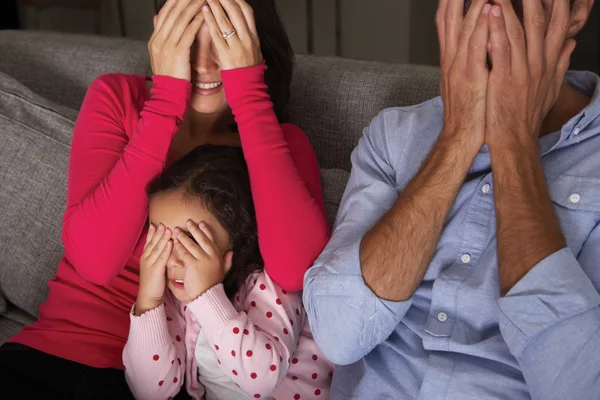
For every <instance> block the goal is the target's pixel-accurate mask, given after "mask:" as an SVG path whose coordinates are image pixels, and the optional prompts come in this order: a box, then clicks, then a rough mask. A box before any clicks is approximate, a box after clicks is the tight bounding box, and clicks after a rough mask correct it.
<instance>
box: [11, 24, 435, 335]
mask: <svg viewBox="0 0 600 400" xmlns="http://www.w3.org/2000/svg"><path fill="white" fill-rule="evenodd" d="M110 72H123V73H133V74H147V73H149V72H150V71H149V62H148V56H147V50H146V44H145V43H143V42H137V41H130V40H123V39H111V38H102V37H92V36H77V35H63V34H56V33H46V32H29V31H21V32H17V31H0V343H3V342H4V341H5V340H6V339H7V338H9V337H10V336H12V335H14V334H15V333H17V332H18V331H19V330H20V329H21V328H22V326H23V324H26V323H29V322H32V321H34V320H35V318H36V316H37V315H38V306H39V305H40V304H41V303H42V302H43V301H44V299H45V298H46V296H47V294H48V288H47V281H48V280H49V279H51V278H52V277H53V276H54V273H55V270H56V267H57V265H58V262H59V260H60V258H61V257H62V244H61V222H62V213H63V211H64V207H65V199H66V186H67V165H68V157H69V145H70V139H71V131H72V129H73V124H74V121H75V119H76V117H77V110H78V109H79V106H80V105H81V102H82V100H83V97H84V95H85V91H86V88H87V87H88V86H89V84H90V83H91V82H92V81H93V80H94V79H95V78H96V77H98V76H99V75H102V74H105V73H110ZM438 81H439V73H438V70H437V69H436V68H432V67H420V66H411V65H392V64H379V63H370V62H361V61H352V60H344V59H337V58H318V57H311V56H298V65H297V71H296V76H295V79H294V83H293V88H292V99H291V109H290V112H291V117H292V121H293V122H294V123H296V124H297V125H299V126H300V127H301V128H302V129H303V130H304V131H305V132H306V133H307V135H308V136H309V138H310V140H311V143H312V144H313V146H314V148H315V150H316V153H317V156H318V158H319V162H320V164H321V167H322V175H323V186H324V191H325V198H326V202H327V212H328V218H329V221H330V223H332V222H333V219H334V217H335V213H336V211H337V207H338V204H339V201H340V198H341V195H342V192H343V189H344V186H345V183H346V181H347V178H348V171H349V170H350V153H351V151H352V149H353V148H354V147H355V146H356V144H357V142H358V139H359V138H360V136H361V134H362V130H363V128H364V127H365V126H366V125H368V123H369V122H370V120H371V119H372V118H373V117H374V116H376V115H377V114H378V112H379V111H381V110H382V109H384V108H388V107H395V106H407V105H412V104H418V103H421V102H423V101H425V100H427V99H429V98H432V97H434V96H436V95H437V93H438Z"/></svg>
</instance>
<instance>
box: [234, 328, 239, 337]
mask: <svg viewBox="0 0 600 400" xmlns="http://www.w3.org/2000/svg"><path fill="white" fill-rule="evenodd" d="M238 333H240V328H238V327H235V328H233V334H234V335H237V334H238Z"/></svg>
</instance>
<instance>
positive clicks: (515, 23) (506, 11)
mask: <svg viewBox="0 0 600 400" xmlns="http://www.w3.org/2000/svg"><path fill="white" fill-rule="evenodd" d="M528 1H532V0H528ZM533 1H539V0H533ZM496 4H499V5H500V10H499V11H497V9H496V7H493V8H492V12H491V14H492V16H491V18H492V22H491V23H493V21H494V20H495V18H496V17H497V18H502V16H500V15H496V13H498V12H499V13H500V14H502V15H503V16H504V18H503V19H504V21H502V22H503V24H502V26H503V31H504V35H506V37H507V38H508V43H509V46H508V47H509V51H510V60H511V63H512V64H508V65H507V68H509V70H510V69H511V68H512V71H516V72H522V73H525V72H527V71H529V69H528V63H527V45H526V42H525V32H524V31H523V24H521V21H520V20H519V17H518V16H517V13H516V12H515V9H514V8H513V5H512V2H511V0H496ZM511 65H512V66H513V67H511Z"/></svg>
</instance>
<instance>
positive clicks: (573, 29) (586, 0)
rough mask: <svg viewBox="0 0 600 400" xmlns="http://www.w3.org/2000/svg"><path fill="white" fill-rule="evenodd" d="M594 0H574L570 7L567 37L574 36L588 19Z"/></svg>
mask: <svg viewBox="0 0 600 400" xmlns="http://www.w3.org/2000/svg"><path fill="white" fill-rule="evenodd" d="M593 6H594V0H574V1H573V5H572V7H571V22H570V24H569V32H568V34H567V36H568V37H569V38H573V37H575V36H576V35H577V34H578V33H579V32H581V30H582V29H583V27H584V26H585V24H586V23H587V21H588V18H589V17H590V13H591V12H592V7H593Z"/></svg>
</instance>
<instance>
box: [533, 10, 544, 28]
mask: <svg viewBox="0 0 600 400" xmlns="http://www.w3.org/2000/svg"><path fill="white" fill-rule="evenodd" d="M531 24H532V25H533V26H534V27H536V28H544V27H545V26H546V16H545V15H544V14H542V13H537V14H534V15H532V16H531Z"/></svg>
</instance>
